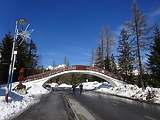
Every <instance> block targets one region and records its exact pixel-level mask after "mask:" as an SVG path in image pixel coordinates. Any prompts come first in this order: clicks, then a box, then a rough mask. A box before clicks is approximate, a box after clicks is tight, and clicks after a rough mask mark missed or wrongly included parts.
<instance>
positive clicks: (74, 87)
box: [72, 84, 76, 93]
mask: <svg viewBox="0 0 160 120" xmlns="http://www.w3.org/2000/svg"><path fill="white" fill-rule="evenodd" d="M75 89H76V85H75V84H73V85H72V90H73V93H75Z"/></svg>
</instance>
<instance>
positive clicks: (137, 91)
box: [96, 84, 160, 103]
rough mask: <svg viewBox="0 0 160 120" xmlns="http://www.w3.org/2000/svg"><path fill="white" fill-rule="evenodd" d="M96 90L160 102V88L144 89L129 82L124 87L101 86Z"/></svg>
mask: <svg viewBox="0 0 160 120" xmlns="http://www.w3.org/2000/svg"><path fill="white" fill-rule="evenodd" d="M96 91H98V92H103V93H109V94H114V95H120V96H125V97H129V98H133V99H139V100H145V101H152V102H154V103H160V88H152V87H147V88H146V89H145V90H144V91H143V90H142V88H139V87H138V86H136V85H131V84H128V85H125V86H122V87H110V88H100V89H98V90H96Z"/></svg>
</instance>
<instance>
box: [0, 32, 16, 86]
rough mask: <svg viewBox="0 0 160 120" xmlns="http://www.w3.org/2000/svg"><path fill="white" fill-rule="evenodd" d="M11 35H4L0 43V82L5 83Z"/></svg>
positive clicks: (11, 40) (11, 41) (9, 56)
mask: <svg viewBox="0 0 160 120" xmlns="http://www.w3.org/2000/svg"><path fill="white" fill-rule="evenodd" d="M12 43H13V37H12V35H11V33H10V32H9V33H8V34H6V35H5V37H4V38H3V40H2V42H1V43H0V53H1V66H0V83H7V81H8V72H9V64H10V59H11V51H12Z"/></svg>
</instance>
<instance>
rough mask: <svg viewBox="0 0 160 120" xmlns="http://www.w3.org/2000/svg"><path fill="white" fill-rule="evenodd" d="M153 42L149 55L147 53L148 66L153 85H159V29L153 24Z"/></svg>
mask: <svg viewBox="0 0 160 120" xmlns="http://www.w3.org/2000/svg"><path fill="white" fill-rule="evenodd" d="M153 41H154V43H152V45H151V51H150V55H148V57H149V58H148V64H147V65H148V66H149V69H150V70H151V74H152V79H153V82H152V84H154V86H158V87H160V29H159V28H158V25H156V26H155V33H154V39H153Z"/></svg>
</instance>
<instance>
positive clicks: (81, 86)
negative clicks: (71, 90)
mask: <svg viewBox="0 0 160 120" xmlns="http://www.w3.org/2000/svg"><path fill="white" fill-rule="evenodd" d="M79 90H80V94H82V91H83V85H82V83H81V84H80V85H79Z"/></svg>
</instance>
